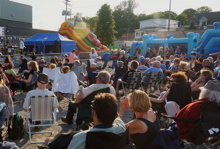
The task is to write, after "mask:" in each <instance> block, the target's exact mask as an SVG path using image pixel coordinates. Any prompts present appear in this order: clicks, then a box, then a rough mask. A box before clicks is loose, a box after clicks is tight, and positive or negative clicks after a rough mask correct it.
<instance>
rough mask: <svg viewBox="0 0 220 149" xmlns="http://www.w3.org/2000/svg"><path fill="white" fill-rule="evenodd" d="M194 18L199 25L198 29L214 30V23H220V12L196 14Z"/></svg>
mask: <svg viewBox="0 0 220 149" xmlns="http://www.w3.org/2000/svg"><path fill="white" fill-rule="evenodd" d="M194 18H195V22H196V24H198V29H208V28H213V23H214V22H220V11H217V12H207V13H196V14H195V15H194Z"/></svg>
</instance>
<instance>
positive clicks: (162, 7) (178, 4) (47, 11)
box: [11, 0, 220, 30]
mask: <svg viewBox="0 0 220 149" xmlns="http://www.w3.org/2000/svg"><path fill="white" fill-rule="evenodd" d="M11 1H14V2H19V3H23V4H27V5H31V6H32V10H33V28H37V29H47V30H58V28H59V27H60V25H61V23H62V22H63V21H64V20H65V17H64V16H62V10H64V9H65V4H64V0H11ZM122 1H124V0H70V3H69V4H70V6H68V8H69V9H71V10H72V13H73V15H75V14H76V13H81V14H82V16H83V17H86V16H88V17H94V16H96V14H97V11H98V10H99V9H100V8H101V6H102V5H103V4H105V3H107V4H109V5H110V6H111V9H112V10H114V7H115V6H117V5H119V4H120V2H122ZM169 2H170V0H136V3H137V4H138V7H137V8H136V9H135V11H134V13H135V14H140V13H145V14H147V15H148V14H151V13H154V12H158V11H167V10H168V9H169ZM171 2H172V6H171V11H174V12H176V13H177V14H180V13H181V12H182V11H183V10H185V9H188V8H193V9H197V8H199V7H201V6H209V7H211V8H212V10H213V11H220V0H171Z"/></svg>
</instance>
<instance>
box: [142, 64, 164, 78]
mask: <svg viewBox="0 0 220 149" xmlns="http://www.w3.org/2000/svg"><path fill="white" fill-rule="evenodd" d="M150 72H161V73H162V75H161V80H162V79H163V70H162V69H161V68H160V61H158V60H156V61H153V63H152V67H150V68H148V69H147V70H146V71H144V73H143V74H144V76H146V75H147V74H148V73H150ZM144 79H145V77H143V78H142V81H144Z"/></svg>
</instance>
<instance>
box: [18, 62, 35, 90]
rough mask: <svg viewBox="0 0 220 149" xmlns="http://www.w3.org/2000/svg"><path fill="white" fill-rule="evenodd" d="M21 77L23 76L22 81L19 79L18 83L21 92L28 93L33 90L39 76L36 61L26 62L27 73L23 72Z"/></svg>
mask: <svg viewBox="0 0 220 149" xmlns="http://www.w3.org/2000/svg"><path fill="white" fill-rule="evenodd" d="M21 75H24V79H20V81H21V82H20V83H21V86H22V90H23V91H26V92H28V91H30V90H32V89H34V88H35V86H36V81H37V77H38V75H39V67H38V64H37V62H36V61H29V62H28V71H25V72H24V73H22V74H21Z"/></svg>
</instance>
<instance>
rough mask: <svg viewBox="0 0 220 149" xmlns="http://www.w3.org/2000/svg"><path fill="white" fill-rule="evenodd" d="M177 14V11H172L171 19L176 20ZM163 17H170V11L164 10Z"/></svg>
mask: <svg viewBox="0 0 220 149" xmlns="http://www.w3.org/2000/svg"><path fill="white" fill-rule="evenodd" d="M177 16H178V15H177V14H176V13H175V12H173V11H170V19H171V20H176V18H177ZM161 18H164V19H168V18H169V11H164V12H162V16H161Z"/></svg>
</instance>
